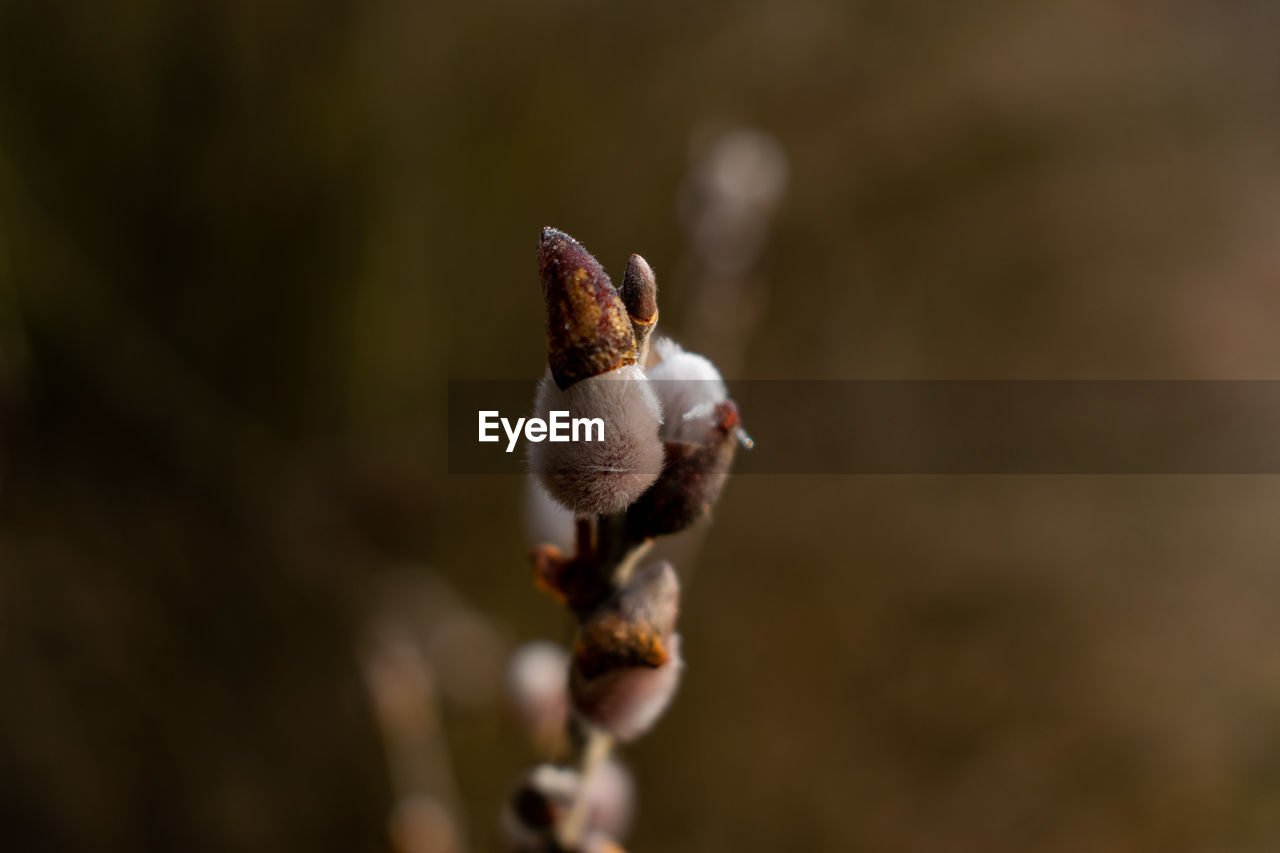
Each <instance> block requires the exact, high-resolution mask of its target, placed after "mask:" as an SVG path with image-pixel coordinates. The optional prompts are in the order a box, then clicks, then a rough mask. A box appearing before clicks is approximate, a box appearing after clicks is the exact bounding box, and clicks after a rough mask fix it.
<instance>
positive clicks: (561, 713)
mask: <svg viewBox="0 0 1280 853" xmlns="http://www.w3.org/2000/svg"><path fill="white" fill-rule="evenodd" d="M507 693H508V695H509V696H510V698H511V703H512V704H513V705H514V706H515V708H516V711H517V712H518V713H519V714H520V717H521V719H523V720H524V721H525V723H526V724H527V725H528V726H529V727H530V728H531V729H533V730H535V731H539V732H540V731H545V730H553V731H554V730H557V729H562V728H563V727H564V724H565V720H566V718H567V717H568V712H569V652H568V650H567V649H565V648H564V647H563V646H560V645H558V644H556V643H553V642H551V641H549V640H533V641H530V642H528V643H525V644H524V645H523V646H521V647H520V648H519V649H517V650H516V652H515V654H513V655H512V656H511V663H510V665H509V666H508V668H507Z"/></svg>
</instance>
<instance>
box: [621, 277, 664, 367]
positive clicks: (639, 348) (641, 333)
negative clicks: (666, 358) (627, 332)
mask: <svg viewBox="0 0 1280 853" xmlns="http://www.w3.org/2000/svg"><path fill="white" fill-rule="evenodd" d="M621 293H622V303H623V304H624V305H625V306H626V307H627V315H628V316H629V317H630V319H631V331H632V332H633V333H634V334H635V337H636V355H637V358H638V359H639V361H640V363H641V364H644V361H645V356H646V355H647V354H648V351H649V335H650V334H652V333H653V330H654V328H655V327H656V326H657V325H658V280H657V279H656V278H654V275H653V269H652V268H651V267H650V266H649V262H648V261H646V260H645V259H644V258H642V257H641V256H639V255H632V256H631V258H630V259H629V260H628V261H627V271H626V273H625V274H624V275H623V276H622V291H621Z"/></svg>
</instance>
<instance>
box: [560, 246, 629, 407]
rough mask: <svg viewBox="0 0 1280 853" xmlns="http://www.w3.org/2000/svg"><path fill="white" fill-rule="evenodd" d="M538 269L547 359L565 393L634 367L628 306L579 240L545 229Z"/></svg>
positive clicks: (598, 263) (597, 262)
mask: <svg viewBox="0 0 1280 853" xmlns="http://www.w3.org/2000/svg"><path fill="white" fill-rule="evenodd" d="M538 271H539V273H540V274H541V277H542V296H543V299H545V300H546V304H547V361H548V363H549V364H550V365H551V376H552V378H553V379H554V380H555V383H556V386H557V387H559V388H560V390H562V391H563V390H564V389H566V388H568V387H569V386H570V385H572V384H574V383H575V382H577V381H578V380H580V379H586V378H587V377H590V376H598V375H599V374H601V373H605V372H607V371H610V370H613V369H614V368H617V367H622V366H623V365H627V364H635V361H636V339H635V334H634V332H632V329H631V320H630V318H629V317H628V316H627V309H626V306H624V305H623V303H622V299H621V298H620V297H619V296H618V292H617V290H615V289H614V287H613V283H612V282H611V281H609V276H608V275H606V274H605V271H604V268H603V267H601V266H600V262H599V261H597V260H596V259H595V258H594V257H592V256H591V253H590V252H588V251H587V250H586V249H584V248H583V247H582V244H581V243H579V242H578V241H577V240H575V239H573V238H572V237H570V236H569V235H568V234H565V233H564V232H563V231H557V230H556V229H555V228H543V229H542V236H541V238H540V239H539V240H538Z"/></svg>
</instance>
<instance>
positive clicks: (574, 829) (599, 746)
mask: <svg viewBox="0 0 1280 853" xmlns="http://www.w3.org/2000/svg"><path fill="white" fill-rule="evenodd" d="M612 749H613V737H612V736H610V735H609V734H608V733H606V732H604V731H601V730H600V729H597V728H594V727H593V728H590V729H588V730H587V743H586V745H585V746H584V747H583V749H582V767H581V769H580V770H579V771H578V773H579V776H578V778H579V782H578V795H577V797H576V798H575V799H574V801H573V807H572V808H571V809H570V810H569V816H568V817H566V818H565V821H564V823H563V824H561V828H560V837H559V839H558V841H559V843H560V846H561V847H563V848H564V849H565V850H576V849H577V848H578V845H579V844H580V843H581V842H582V834H583V832H584V831H585V830H586V828H587V818H588V817H589V815H588V814H587V807H588V805H589V800H588V798H587V786H588V785H589V784H590V780H591V774H592V773H594V772H595V771H596V769H597V768H598V767H599V766H600V765H601V764H603V763H604V762H605V760H606V759H608V757H609V753H610V751H611V750H612Z"/></svg>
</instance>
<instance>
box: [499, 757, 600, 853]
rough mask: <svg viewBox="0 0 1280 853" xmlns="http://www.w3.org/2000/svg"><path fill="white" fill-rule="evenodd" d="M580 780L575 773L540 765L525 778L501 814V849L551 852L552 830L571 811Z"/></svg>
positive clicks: (566, 769)
mask: <svg viewBox="0 0 1280 853" xmlns="http://www.w3.org/2000/svg"><path fill="white" fill-rule="evenodd" d="M580 784H581V779H580V777H579V775H578V772H577V771H576V770H571V769H570V768H568V767H556V766H554V765H551V764H540V765H538V766H537V767H535V768H533V769H532V770H530V771H529V772H528V773H526V774H525V776H524V778H523V779H521V780H520V783H519V784H518V785H517V786H516V789H515V791H514V792H512V794H511V797H510V798H509V799H508V800H507V805H506V807H505V808H504V809H503V812H502V836H503V842H504V844H503V846H504V848H505V849H506V850H508V851H511V853H541V851H546V850H550V849H553V848H552V846H551V839H552V837H553V833H554V832H555V829H556V826H557V825H558V824H559V823H560V822H562V821H563V820H564V819H565V818H566V817H567V816H568V814H569V811H570V809H571V808H572V807H573V802H574V800H575V799H576V798H577V796H578V788H579V786H580Z"/></svg>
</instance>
